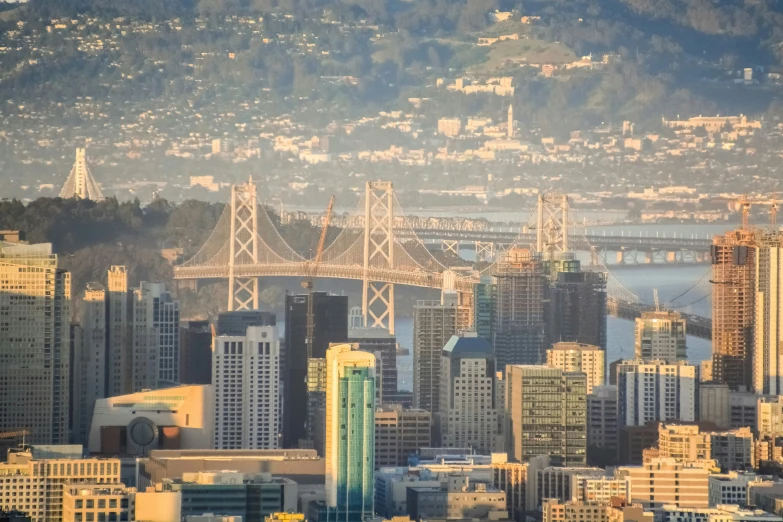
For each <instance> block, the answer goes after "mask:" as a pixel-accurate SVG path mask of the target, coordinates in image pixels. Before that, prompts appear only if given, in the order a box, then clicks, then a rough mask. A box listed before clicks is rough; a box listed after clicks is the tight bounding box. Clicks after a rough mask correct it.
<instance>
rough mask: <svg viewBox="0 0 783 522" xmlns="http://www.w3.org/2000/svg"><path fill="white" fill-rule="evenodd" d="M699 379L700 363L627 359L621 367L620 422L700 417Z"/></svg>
mask: <svg viewBox="0 0 783 522" xmlns="http://www.w3.org/2000/svg"><path fill="white" fill-rule="evenodd" d="M698 381H699V370H698V366H693V365H690V364H687V363H685V362H679V363H676V364H668V363H666V362H664V361H648V362H645V361H641V360H638V359H637V360H634V361H623V362H622V363H620V364H619V365H618V367H617V410H618V419H617V420H618V424H619V425H620V426H644V425H645V424H646V423H647V422H649V421H674V420H680V421H696V420H698V418H697V416H696V405H697V403H698V401H697V396H698V393H699V388H698V386H699V384H698Z"/></svg>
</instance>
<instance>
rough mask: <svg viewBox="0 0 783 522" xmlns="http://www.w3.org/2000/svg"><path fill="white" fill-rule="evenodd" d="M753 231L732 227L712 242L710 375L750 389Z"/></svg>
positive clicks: (734, 386)
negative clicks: (732, 228) (732, 229)
mask: <svg viewBox="0 0 783 522" xmlns="http://www.w3.org/2000/svg"><path fill="white" fill-rule="evenodd" d="M754 246H755V234H754V233H753V232H752V231H751V230H748V229H740V230H734V231H731V232H728V233H726V235H724V236H715V237H714V238H713V241H712V250H711V256H712V280H711V282H712V361H713V364H712V375H713V380H715V381H718V382H725V383H726V384H728V385H729V386H730V387H731V388H732V389H734V390H736V389H738V388H739V387H740V386H745V387H746V389H750V388H751V385H752V384H753V382H752V372H751V370H752V363H753V360H754V359H753V321H754V320H755V316H756V313H755V312H756V306H755V305H756V291H755V288H754V283H755V278H756V275H755V273H756V249H755V248H754Z"/></svg>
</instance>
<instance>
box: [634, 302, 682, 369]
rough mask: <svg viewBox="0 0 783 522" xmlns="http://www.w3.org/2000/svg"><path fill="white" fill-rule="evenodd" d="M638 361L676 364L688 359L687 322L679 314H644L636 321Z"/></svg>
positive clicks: (663, 312) (655, 312) (667, 312)
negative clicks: (686, 343) (686, 344)
mask: <svg viewBox="0 0 783 522" xmlns="http://www.w3.org/2000/svg"><path fill="white" fill-rule="evenodd" d="M635 334H636V342H635V344H634V350H635V354H636V358H637V359H642V360H644V361H666V362H668V363H675V362H677V361H684V360H685V359H686V358H687V354H686V346H685V320H684V319H683V318H682V316H681V315H680V314H678V313H677V312H669V311H654V312H642V316H641V317H638V318H637V319H636V328H635Z"/></svg>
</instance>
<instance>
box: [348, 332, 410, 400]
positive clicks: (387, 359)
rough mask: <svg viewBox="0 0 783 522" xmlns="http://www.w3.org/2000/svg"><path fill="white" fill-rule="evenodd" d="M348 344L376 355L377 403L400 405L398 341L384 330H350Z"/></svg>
mask: <svg viewBox="0 0 783 522" xmlns="http://www.w3.org/2000/svg"><path fill="white" fill-rule="evenodd" d="M347 342H348V343H351V344H354V345H355V346H356V349H358V350H361V351H363V352H370V353H373V354H375V364H376V365H377V367H376V368H375V392H376V396H375V403H376V404H398V397H397V339H396V338H395V337H394V336H393V335H390V334H389V331H388V330H385V329H383V328H349V329H348V340H347Z"/></svg>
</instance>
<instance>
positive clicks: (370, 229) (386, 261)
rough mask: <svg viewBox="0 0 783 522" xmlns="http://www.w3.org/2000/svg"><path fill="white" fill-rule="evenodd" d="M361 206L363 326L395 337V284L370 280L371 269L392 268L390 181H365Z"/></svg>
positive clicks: (392, 214)
mask: <svg viewBox="0 0 783 522" xmlns="http://www.w3.org/2000/svg"><path fill="white" fill-rule="evenodd" d="M364 204H365V207H364V271H363V274H362V316H363V318H364V327H365V328H368V327H369V328H386V329H387V330H389V333H390V334H391V335H394V284H393V283H387V282H379V281H373V280H371V278H370V269H371V268H386V269H393V268H394V188H393V187H392V183H391V181H368V182H367V183H366V185H365V198H364Z"/></svg>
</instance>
